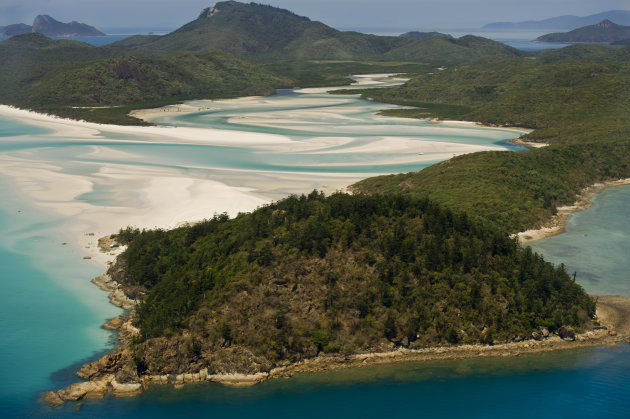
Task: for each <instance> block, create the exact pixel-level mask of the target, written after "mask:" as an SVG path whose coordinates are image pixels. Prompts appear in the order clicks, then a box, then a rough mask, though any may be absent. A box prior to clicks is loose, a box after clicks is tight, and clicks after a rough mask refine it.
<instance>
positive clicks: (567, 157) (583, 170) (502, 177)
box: [348, 46, 630, 232]
mask: <svg viewBox="0 0 630 419" xmlns="http://www.w3.org/2000/svg"><path fill="white" fill-rule="evenodd" d="M629 54H630V48H628V47H625V48H610V47H603V46H574V47H569V48H563V49H562V50H558V51H552V52H545V53H543V54H541V55H540V56H539V57H538V58H537V59H535V60H532V59H496V60H489V61H487V60H485V61H483V62H476V63H471V64H466V65H462V66H460V67H456V68H453V69H448V70H445V71H442V72H439V73H435V74H431V75H429V74H426V75H421V76H418V77H415V78H413V79H412V80H410V81H409V82H408V83H406V84H405V85H404V86H402V87H401V88H400V89H381V90H377V89H372V90H369V91H365V92H363V94H364V95H366V96H369V97H373V98H375V99H377V100H382V101H386V102H392V103H400V104H407V105H411V106H421V107H420V108H413V109H406V110H402V111H398V110H393V111H387V112H383V113H384V114H388V115H399V116H412V117H427V116H440V117H448V118H451V119H452V118H457V119H464V120H471V121H479V122H483V123H486V124H497V125H514V126H525V127H530V128H535V130H534V131H533V132H531V133H530V134H528V135H525V136H524V138H525V139H528V140H531V141H545V142H549V143H552V144H553V145H552V146H550V147H544V148H540V149H534V150H529V151H526V152H522V153H511V152H492V153H475V154H472V155H465V156H460V157H457V158H453V159H451V160H448V161H446V162H443V163H440V164H438V165H435V166H432V167H429V168H427V169H425V170H423V171H421V172H417V173H408V174H401V175H392V176H382V177H375V178H371V179H366V180H364V181H361V182H359V183H358V184H356V185H354V186H353V188H354V190H355V191H357V192H364V193H385V192H388V193H395V192H401V193H409V194H411V195H414V196H429V197H431V198H432V199H436V200H437V201H438V202H440V203H441V204H444V205H446V206H447V207H448V208H451V209H453V210H465V211H467V212H468V213H469V214H470V215H471V216H477V217H483V218H484V219H486V220H488V221H490V222H494V223H496V224H497V226H499V227H502V228H507V229H508V230H510V231H512V232H517V231H521V230H525V229H527V228H531V227H535V226H540V225H541V224H543V223H544V222H545V221H546V220H548V219H549V217H550V216H551V215H553V214H555V212H556V208H557V207H558V206H561V205H567V204H571V203H573V202H574V200H575V198H576V194H577V193H578V192H579V191H580V190H581V189H583V188H585V187H587V186H590V185H592V184H593V183H595V182H599V181H604V180H609V179H618V178H623V177H630V64H629V62H630V61H628V59H627V58H628V56H629ZM348 93H356V92H348Z"/></svg>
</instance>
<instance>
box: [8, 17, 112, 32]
mask: <svg viewBox="0 0 630 419" xmlns="http://www.w3.org/2000/svg"><path fill="white" fill-rule="evenodd" d="M26 33H41V34H43V35H46V36H104V35H105V34H104V33H103V32H101V31H99V30H98V29H96V28H95V27H94V26H90V25H87V24H85V23H79V22H76V21H72V22H70V23H63V22H59V21H58V20H56V19H54V18H52V17H50V16H48V15H38V16H37V17H36V18H35V20H34V21H33V24H32V25H27V24H25V23H17V24H14V25H9V26H3V27H0V34H2V35H4V36H13V35H23V34H26Z"/></svg>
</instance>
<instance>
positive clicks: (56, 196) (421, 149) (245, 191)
mask: <svg viewBox="0 0 630 419" xmlns="http://www.w3.org/2000/svg"><path fill="white" fill-rule="evenodd" d="M370 83H372V79H371V78H370V77H368V76H365V77H362V78H361V81H360V84H359V85H369V84H370ZM311 90H313V89H311ZM315 90H316V91H318V92H319V91H321V92H322V93H323V92H325V91H326V90H327V89H326V88H321V89H319V88H318V89H315ZM257 100H267V99H265V98H240V99H231V100H230V101H231V103H232V102H234V103H237V104H246V103H250V102H252V101H257ZM296 100H303V99H300V98H297V99H296ZM321 100H323V101H326V100H328V99H326V98H325V97H324V98H322V99H321ZM202 103H204V104H207V105H208V106H207V108H209V107H211V106H212V103H213V102H211V101H202ZM325 108H326V107H324V110H322V111H319V110H315V111H313V110H306V111H296V113H295V115H296V117H297V118H298V119H299V117H300V116H302V115H303V114H304V112H307V114H308V115H309V116H311V117H312V116H313V114H311V113H308V112H316V116H317V117H320V118H329V117H333V116H334V112H335V111H334V109H332V110H329V109H325ZM198 110H199V107H198V106H193V105H187V104H183V105H173V106H167V107H165V108H160V109H150V110H143V111H137V112H136V116H139V117H142V118H148V119H150V118H151V117H154V116H155V115H157V114H163V113H165V112H176V113H182V114H184V113H190V112H197V111H198ZM300 112H302V113H300ZM0 116H4V117H8V118H10V119H14V120H18V121H21V122H24V123H27V124H31V125H35V126H39V127H43V128H46V129H47V130H49V131H50V132H51V133H50V134H46V135H45V136H44V137H43V138H47V139H50V140H51V141H54V139H56V138H58V139H60V140H64V141H67V140H68V139H71V140H72V141H76V143H77V145H82V144H90V143H93V142H94V141H95V140H98V142H99V145H94V146H91V148H90V149H89V150H91V151H89V152H86V154H85V155H83V156H80V157H81V158H82V159H83V158H86V160H87V162H86V161H85V160H81V161H79V162H76V163H78V164H82V165H84V166H85V167H87V168H88V169H89V170H86V171H85V172H89V171H91V173H88V174H80V173H77V172H76V171H75V172H71V171H69V170H66V168H65V167H64V163H65V162H60V161H56V160H47V159H41V158H38V156H36V155H34V153H31V152H30V151H25V152H8V153H3V154H0V174H1V175H3V176H6V177H8V178H9V179H11V180H12V181H13V183H14V184H15V185H16V187H17V188H18V189H19V190H20V191H21V192H22V193H24V194H25V195H26V197H27V198H29V199H30V200H31V201H32V202H34V203H35V204H36V205H38V206H41V207H44V208H47V209H49V210H52V211H54V212H56V213H57V214H59V215H61V216H62V217H63V218H65V219H66V220H67V223H66V227H65V229H66V230H67V231H70V232H71V233H72V234H73V235H74V237H76V242H77V243H78V245H79V246H80V248H81V250H82V252H83V254H84V256H85V257H86V258H91V259H92V260H93V261H95V262H97V263H100V264H105V263H107V262H111V261H112V260H113V257H114V256H115V254H116V251H115V250H114V249H112V252H110V253H111V254H103V253H101V252H99V251H98V249H97V247H98V246H97V243H96V240H97V238H98V237H102V236H105V235H109V234H111V233H115V232H117V231H118V230H119V229H120V228H124V227H126V226H129V225H131V226H135V227H139V228H156V227H159V228H173V227H175V226H177V225H180V224H182V223H185V222H194V221H198V220H201V219H204V218H210V217H212V216H213V215H214V214H216V213H223V212H225V213H227V214H228V215H230V216H235V215H236V214H238V213H239V212H249V211H252V210H254V209H256V208H257V207H258V206H261V205H264V204H267V203H269V202H271V201H273V200H277V199H281V198H283V197H285V196H286V195H288V194H290V193H304V192H308V191H311V190H313V189H318V190H321V191H324V192H326V193H332V192H334V191H337V190H344V188H345V186H346V185H349V184H352V183H355V182H357V181H359V180H361V179H364V178H366V177H369V176H370V175H373V174H369V173H362V172H361V169H360V166H361V164H362V163H361V161H360V159H357V156H361V155H362V154H366V155H367V154H370V155H371V156H374V155H378V156H380V157H379V160H378V161H376V162H375V164H385V165H386V164H404V163H409V162H414V163H423V162H427V163H428V162H432V161H435V160H436V159H447V158H450V157H452V156H453V155H458V154H463V153H470V152H475V151H480V150H486V149H496V148H495V147H487V146H477V145H469V144H457V143H448V142H443V141H435V140H431V139H430V138H427V139H420V140H411V139H405V138H393V137H392V138H387V137H386V138H383V139H382V140H380V141H373V142H371V143H368V144H366V143H361V142H358V143H357V144H356V145H355V144H354V143H353V138H352V137H344V136H339V137H332V136H321V137H314V138H312V139H311V138H309V139H307V140H300V141H296V140H294V139H292V138H289V137H287V136H284V135H276V134H268V133H258V132H245V131H234V130H221V129H215V128H195V127H165V126H149V127H139V126H115V125H101V124H95V123H88V122H84V121H75V120H69V119H63V118H59V117H55V116H50V115H43V114H39V113H35V112H31V111H26V110H21V109H16V108H13V107H10V106H4V105H0ZM337 117H340V118H344V116H343V115H341V116H339V115H338V116H337ZM259 122H260V124H262V126H265V124H269V126H273V124H274V123H273V120H269V121H259ZM384 124H386V122H385V120H384ZM460 126H462V125H461V124H460ZM446 129H447V130H448V127H447V128H446ZM453 129H462V128H456V127H454V128H453ZM514 132H515V134H514V135H515V136H518V135H520V132H519V131H517V130H515V131H514ZM121 138H122V139H121ZM125 138H133V140H126V139H125ZM138 142H140V143H142V144H164V145H171V144H172V145H178V144H199V145H212V146H230V147H243V148H253V149H256V150H264V151H266V152H274V153H275V152H278V153H284V154H287V153H293V154H296V155H299V154H305V153H318V154H321V155H326V154H332V153H340V154H343V153H345V155H347V156H349V157H352V160H350V159H349V160H348V161H349V162H354V163H348V164H347V165H346V166H352V165H356V166H357V171H356V172H351V173H348V172H339V173H336V172H334V167H335V164H328V165H327V169H328V170H327V171H326V172H322V171H318V170H317V169H318V167H317V165H313V171H312V172H308V171H304V172H299V173H296V172H282V171H257V170H243V169H217V170H214V169H213V170H212V176H211V177H209V176H208V175H207V174H206V175H203V176H202V175H199V173H195V174H192V172H193V171H191V170H178V169H177V168H171V167H161V166H142V165H138V164H136V163H137V162H141V161H142V156H137V155H134V154H133V153H128V152H126V151H121V150H120V149H117V148H114V146H116V145H119V144H121V143H138ZM103 143H104V144H103ZM108 144H111V145H112V147H109V146H108ZM44 146H45V145H43V147H44ZM340 146H341V149H339V147H340ZM335 150H336V151H335ZM111 160H116V161H117V163H113V162H108V161H111ZM124 161H129V164H125V163H124ZM93 162H97V163H93ZM73 163H74V162H73ZM185 169H195V168H194V167H185ZM200 169H201V170H206V169H207V168H200ZM99 187H100V188H106V189H107V190H108V191H109V192H108V193H110V195H111V196H110V197H109V199H108V202H107V203H105V204H102V203H101V204H99V205H96V204H94V203H90V202H89V200H86V199H82V198H81V197H82V195H85V194H89V193H91V192H93V191H95V190H96V189H97V188H99Z"/></svg>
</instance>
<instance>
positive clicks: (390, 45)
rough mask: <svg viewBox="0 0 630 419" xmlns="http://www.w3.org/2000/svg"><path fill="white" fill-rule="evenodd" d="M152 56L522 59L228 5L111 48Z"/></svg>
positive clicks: (508, 52)
mask: <svg viewBox="0 0 630 419" xmlns="http://www.w3.org/2000/svg"><path fill="white" fill-rule="evenodd" d="M111 46H112V47H114V48H116V47H118V48H136V49H143V50H152V51H166V52H174V51H202V50H207V49H221V50H224V51H228V52H231V53H232V54H235V55H238V56H241V57H244V58H247V59H254V60H256V59H264V60H268V61H269V60H277V59H300V60H313V59H334V60H357V59H361V60H365V59H378V60H405V61H413V60H436V59H439V60H441V61H450V62H455V61H461V60H468V59H473V58H479V57H481V56H487V55H501V56H520V55H521V53H520V52H519V51H518V50H516V49H514V48H512V47H509V46H507V45H504V44H501V43H500V42H496V41H492V40H489V39H484V38H480V37H473V36H464V37H462V38H459V39H449V38H447V37H445V36H437V37H436V36H433V37H430V38H426V39H412V38H409V37H398V36H377V35H368V34H363V33H359V32H352V31H350V32H342V31H339V30H337V29H334V28H331V27H330V26H327V25H325V24H323V23H321V22H317V21H312V20H310V19H309V18H306V17H303V16H298V15H296V14H295V13H292V12H290V11H288V10H284V9H280V8H277V7H273V6H267V5H261V4H256V3H249V4H244V3H239V2H236V1H226V2H220V3H217V4H215V5H214V6H212V7H209V8H207V9H204V10H202V12H201V13H200V15H199V16H198V18H197V19H195V20H193V21H192V22H189V23H187V24H186V25H184V26H182V27H181V28H179V29H177V30H176V31H174V32H171V33H169V34H167V35H165V36H161V37H152V38H149V37H145V36H134V37H131V38H128V39H125V40H123V41H120V42H117V43H114V44H111Z"/></svg>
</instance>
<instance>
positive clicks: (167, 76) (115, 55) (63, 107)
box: [0, 34, 291, 124]
mask: <svg viewBox="0 0 630 419" xmlns="http://www.w3.org/2000/svg"><path fill="white" fill-rule="evenodd" d="M124 52H125V51H124V50H117V49H110V48H96V47H92V46H89V45H87V44H83V43H79V42H74V41H65V40H60V41H53V40H51V39H48V38H46V37H44V36H43V35H39V34H32V35H23V36H16V37H14V38H11V39H9V40H7V41H4V42H2V43H0V59H2V58H5V59H4V60H1V61H0V101H2V102H3V103H7V104H12V105H15V106H18V107H25V108H28V109H33V110H37V111H41V112H45V113H53V114H56V115H60V116H65V117H71V118H76V119H86V120H91V121H96V122H104V123H117V124H126V123H128V124H142V121H140V120H137V119H135V118H131V117H128V116H126V115H127V114H128V113H129V111H130V110H131V109H137V108H143V107H152V106H160V105H163V104H168V103H177V102H179V101H181V100H187V99H208V98H210V99H211V98H225V97H236V96H249V95H269V94H271V93H274V92H275V88H276V87H280V86H287V85H290V84H291V81H290V80H288V79H285V78H282V77H278V76H275V75H273V74H271V73H269V72H268V71H265V70H264V69H262V68H260V67H258V66H255V65H253V64H251V63H248V62H246V61H244V60H243V59H241V58H237V57H235V56H233V55H231V54H229V53H227V52H224V51H203V52H197V53H192V52H183V53H175V54H170V55H166V54H161V55H156V56H155V57H147V56H146V55H139V56H132V55H120V54H122V53H124Z"/></svg>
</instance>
